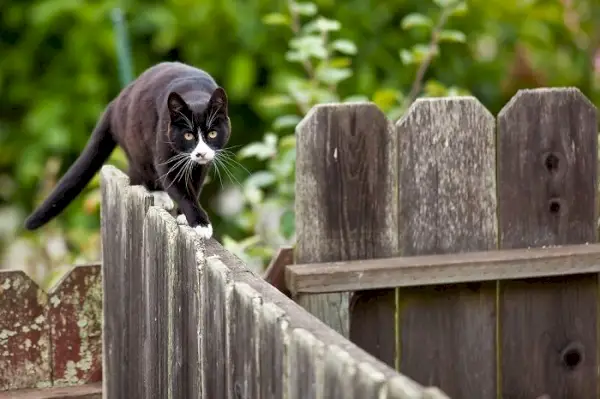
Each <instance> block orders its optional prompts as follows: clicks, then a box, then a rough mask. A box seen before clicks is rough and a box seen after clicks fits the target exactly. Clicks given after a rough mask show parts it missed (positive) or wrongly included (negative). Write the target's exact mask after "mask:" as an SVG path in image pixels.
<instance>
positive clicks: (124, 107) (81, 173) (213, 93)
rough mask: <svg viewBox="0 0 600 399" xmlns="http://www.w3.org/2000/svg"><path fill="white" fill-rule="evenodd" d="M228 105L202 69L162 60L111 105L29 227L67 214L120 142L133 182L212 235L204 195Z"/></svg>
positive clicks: (225, 137)
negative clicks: (175, 208) (202, 193)
mask: <svg viewBox="0 0 600 399" xmlns="http://www.w3.org/2000/svg"><path fill="white" fill-rule="evenodd" d="M227 105H228V104H227V95H226V94H225V90H223V89H222V88H221V87H219V86H217V84H216V82H215V81H214V79H213V78H212V77H211V76H210V75H209V74H208V73H206V72H204V71H202V70H200V69H198V68H195V67H192V66H189V65H185V64H182V63H179V62H164V63H160V64H157V65H155V66H153V67H151V68H149V69H147V70H146V71H145V72H143V73H142V74H141V75H140V76H139V77H138V78H137V79H136V80H134V81H133V82H132V83H130V84H129V85H128V86H127V87H125V88H124V89H123V90H122V91H121V93H119V95H118V96H117V97H116V98H115V99H114V100H113V101H111V102H110V104H108V106H107V107H106V109H105V111H104V113H103V115H102V116H101V117H100V120H99V121H98V123H97V124H96V127H95V128H94V131H93V132H92V136H91V138H90V139H89V141H88V143H87V144H86V147H85V149H84V150H83V153H82V154H81V155H80V156H79V158H77V160H76V161H75V163H74V164H73V165H72V166H71V167H70V168H69V170H68V171H67V173H65V175H64V176H63V177H62V178H61V179H60V181H59V182H58V184H57V186H56V187H55V188H54V190H53V191H52V193H51V194H50V195H49V196H48V198H47V199H46V200H45V201H44V202H43V203H42V204H41V205H40V206H39V207H38V209H36V210H35V211H34V212H33V213H32V214H31V215H30V216H29V217H28V218H27V220H26V221H25V227H26V228H27V229H28V230H34V229H37V228H38V227H40V226H42V225H44V224H45V223H47V222H49V221H50V220H51V219H52V218H54V217H55V216H57V215H58V214H59V213H60V212H62V211H63V210H64V209H65V207H66V206H67V205H68V204H69V203H70V202H71V201H72V200H73V199H74V198H75V197H76V196H77V195H79V193H80V192H81V191H82V190H83V189H84V187H85V186H86V185H87V184H88V182H89V181H90V180H91V179H92V177H94V175H95V174H96V172H97V171H98V170H99V169H100V168H101V167H102V165H103V164H104V162H106V160H107V159H108V157H109V156H110V154H111V152H112V151H113V150H114V148H115V147H116V146H117V145H119V146H120V147H121V148H122V149H123V150H124V151H125V154H126V155H127V159H128V161H129V171H128V174H129V178H130V183H131V184H132V185H143V186H145V187H146V188H147V189H148V190H150V191H151V192H153V194H154V196H155V199H156V200H157V201H155V202H160V203H161V204H160V205H162V206H164V207H166V208H168V209H169V208H171V209H172V208H173V207H174V204H173V201H171V199H172V200H174V201H175V203H176V204H177V205H178V212H180V213H182V214H181V215H179V216H178V218H177V219H178V221H179V222H180V223H183V222H185V220H187V223H188V224H189V225H190V226H191V227H194V229H195V230H196V231H197V232H198V233H199V234H200V235H201V236H202V237H204V238H207V239H208V238H210V237H212V232H213V229H212V226H211V224H210V220H209V219H208V215H207V214H206V211H205V210H204V209H203V208H202V206H201V205H200V204H199V196H200V191H201V190H202V184H203V183H204V179H205V177H206V173H207V172H208V169H209V167H210V162H211V161H213V160H214V159H215V157H216V156H217V155H218V154H219V152H220V151H221V150H222V149H223V148H224V146H225V145H226V144H227V142H228V141H229V137H230V134H231V123H230V121H229V116H228V110H227Z"/></svg>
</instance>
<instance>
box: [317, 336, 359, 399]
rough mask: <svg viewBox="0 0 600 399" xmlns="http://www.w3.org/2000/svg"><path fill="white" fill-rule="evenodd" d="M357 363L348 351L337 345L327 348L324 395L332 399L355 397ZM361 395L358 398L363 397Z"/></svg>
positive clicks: (351, 398)
mask: <svg viewBox="0 0 600 399" xmlns="http://www.w3.org/2000/svg"><path fill="white" fill-rule="evenodd" d="M356 367H357V363H356V361H354V359H352V357H351V356H350V355H349V354H348V352H346V351H344V350H342V349H340V348H339V347H337V346H334V345H331V346H327V347H326V348H325V355H324V376H323V387H322V394H321V395H322V396H321V397H323V398H331V399H353V398H356V396H355V395H354V393H355V389H354V384H355V381H354V377H355V375H356V373H357V371H356ZM363 397H364V396H359V397H358V398H363Z"/></svg>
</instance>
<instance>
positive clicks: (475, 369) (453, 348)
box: [397, 97, 497, 399]
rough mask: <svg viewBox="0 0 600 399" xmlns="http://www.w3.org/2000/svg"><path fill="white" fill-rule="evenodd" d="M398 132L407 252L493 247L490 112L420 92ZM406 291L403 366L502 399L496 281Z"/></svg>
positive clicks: (461, 391)
mask: <svg viewBox="0 0 600 399" xmlns="http://www.w3.org/2000/svg"><path fill="white" fill-rule="evenodd" d="M397 131H398V169H399V170H398V174H399V179H398V181H399V188H398V197H399V199H398V204H399V205H398V206H399V211H398V225H399V226H401V228H400V230H399V245H400V251H401V253H402V254H403V255H405V256H412V255H428V254H448V253H456V252H469V251H482V250H489V249H493V248H495V247H496V245H497V233H496V230H497V225H496V216H495V215H496V199H495V190H496V183H495V167H494V166H495V165H494V156H495V146H494V144H495V135H494V118H493V117H492V115H491V114H490V113H489V112H488V111H487V110H486V109H485V108H484V107H483V106H482V105H481V104H480V103H479V102H478V101H477V100H476V99H475V98H473V97H462V98H448V99H420V100H417V101H416V102H415V103H414V104H413V106H412V107H411V108H410V110H409V111H408V113H407V115H406V116H405V117H404V118H403V119H402V120H400V121H399V122H398V124H397ZM399 297H400V301H401V302H400V310H399V315H398V323H399V330H400V332H399V336H400V344H399V345H400V362H399V363H400V371H401V372H403V373H405V374H406V375H407V376H409V377H410V378H412V379H414V380H416V381H417V382H420V383H422V384H433V385H436V386H439V387H440V388H441V389H442V390H443V391H444V392H446V393H447V394H448V395H449V396H450V397H455V398H481V399H487V398H495V395H496V368H495V316H494V313H495V283H476V284H458V285H445V286H444V285H442V286H430V287H422V288H404V289H401V290H400V292H399ZM465 348H477V349H476V350H466V349H465Z"/></svg>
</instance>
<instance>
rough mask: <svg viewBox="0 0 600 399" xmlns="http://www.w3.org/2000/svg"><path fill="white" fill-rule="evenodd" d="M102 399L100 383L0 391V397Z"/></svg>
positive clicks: (5, 398)
mask: <svg viewBox="0 0 600 399" xmlns="http://www.w3.org/2000/svg"><path fill="white" fill-rule="evenodd" d="M71 398H73V399H75V398H77V399H84V398H85V399H102V383H101V382H96V383H93V384H85V385H79V386H75V387H52V388H43V389H38V388H36V389H19V390H16V391H10V392H0V399H71Z"/></svg>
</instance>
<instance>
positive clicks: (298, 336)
mask: <svg viewBox="0 0 600 399" xmlns="http://www.w3.org/2000/svg"><path fill="white" fill-rule="evenodd" d="M289 351H290V362H289V364H290V368H289V370H288V372H289V373H290V374H289V376H290V377H289V385H288V396H287V397H288V398H289V399H304V398H317V397H318V396H317V395H318V392H319V391H318V390H319V388H320V387H322V386H323V369H324V364H323V352H324V346H323V343H322V342H320V341H319V340H318V339H316V338H315V337H314V335H312V334H311V333H310V332H308V331H306V330H304V329H301V328H296V329H294V330H292V332H291V334H290V346H289Z"/></svg>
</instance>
